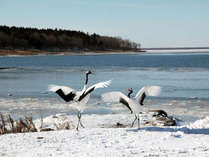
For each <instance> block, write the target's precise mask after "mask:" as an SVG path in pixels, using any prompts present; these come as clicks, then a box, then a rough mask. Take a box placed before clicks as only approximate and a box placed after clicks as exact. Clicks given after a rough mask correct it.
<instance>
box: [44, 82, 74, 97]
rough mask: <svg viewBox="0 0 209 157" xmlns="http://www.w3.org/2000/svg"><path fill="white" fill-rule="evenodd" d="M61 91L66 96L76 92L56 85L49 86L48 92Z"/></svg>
mask: <svg viewBox="0 0 209 157" xmlns="http://www.w3.org/2000/svg"><path fill="white" fill-rule="evenodd" d="M59 89H62V91H63V92H64V93H65V94H66V95H67V94H69V93H70V92H75V90H74V89H72V88H70V87H67V86H58V85H54V84H52V85H49V86H48V91H51V92H56V91H57V90H59Z"/></svg>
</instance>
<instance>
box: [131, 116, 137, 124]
mask: <svg viewBox="0 0 209 157" xmlns="http://www.w3.org/2000/svg"><path fill="white" fill-rule="evenodd" d="M136 119H137V116H136V115H135V119H134V121H133V122H132V124H131V127H133V126H134V123H135V121H136Z"/></svg>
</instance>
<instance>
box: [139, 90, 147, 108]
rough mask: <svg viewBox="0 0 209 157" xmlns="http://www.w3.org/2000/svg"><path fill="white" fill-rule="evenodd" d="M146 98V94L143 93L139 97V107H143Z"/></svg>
mask: <svg viewBox="0 0 209 157" xmlns="http://www.w3.org/2000/svg"><path fill="white" fill-rule="evenodd" d="M145 98H146V94H145V92H144V93H143V94H142V96H141V99H140V101H139V103H140V105H142V106H143V105H144V99H145Z"/></svg>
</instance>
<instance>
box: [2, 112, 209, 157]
mask: <svg viewBox="0 0 209 157" xmlns="http://www.w3.org/2000/svg"><path fill="white" fill-rule="evenodd" d="M147 118H148V119H149V118H151V119H150V120H152V117H151V116H147V115H143V116H142V117H141V123H142V124H143V122H144V120H145V119H147ZM133 119H134V116H133V115H131V114H128V113H127V114H108V115H96V114H92V115H85V114H84V115H83V117H82V122H83V124H84V125H85V128H80V129H79V131H76V129H75V128H74V127H75V126H76V124H77V118H76V115H62V114H59V115H54V116H50V117H46V118H44V119H43V123H44V126H43V127H51V128H53V127H54V123H56V124H57V126H59V125H62V124H63V123H66V122H69V123H70V124H71V128H72V129H71V130H59V131H50V132H36V133H22V134H6V135H1V136H0V156H5V157H6V156H17V157H18V156H21V157H29V156H32V157H47V156H56V157H57V156H63V157H64V156H66V157H67V156H78V157H81V156H82V157H84V156H100V157H103V156H108V157H109V156H115V157H118V156H137V157H139V156H147V157H153V156H159V157H161V156H169V157H170V156H175V157H177V156H201V157H205V156H209V117H205V118H204V119H201V120H198V121H195V122H193V123H191V124H188V125H182V126H181V125H180V126H175V127H166V126H159V125H158V126H146V125H141V128H140V129H137V128H136V126H135V127H134V128H130V124H131V122H132V120H133ZM117 122H119V123H121V124H124V125H125V126H126V127H125V128H114V126H115V124H116V123H117ZM35 124H36V126H37V127H39V126H40V119H37V120H35Z"/></svg>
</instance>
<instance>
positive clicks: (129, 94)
mask: <svg viewBox="0 0 209 157" xmlns="http://www.w3.org/2000/svg"><path fill="white" fill-rule="evenodd" d="M132 93H133V91H132V90H130V91H129V93H128V97H129V98H130V97H131V94H132Z"/></svg>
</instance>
